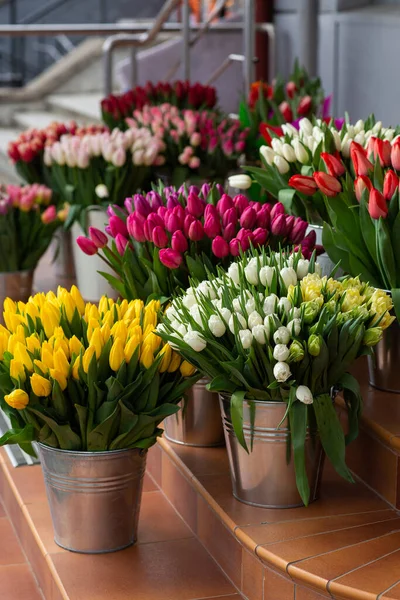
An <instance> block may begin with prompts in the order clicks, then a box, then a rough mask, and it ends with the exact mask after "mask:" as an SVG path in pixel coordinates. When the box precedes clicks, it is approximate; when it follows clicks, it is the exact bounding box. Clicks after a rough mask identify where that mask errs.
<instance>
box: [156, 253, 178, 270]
mask: <svg viewBox="0 0 400 600" xmlns="http://www.w3.org/2000/svg"><path fill="white" fill-rule="evenodd" d="M159 256H160V261H161V262H162V264H163V265H164V266H166V267H168V269H178V268H179V267H180V266H181V264H182V261H183V258H182V255H181V254H180V253H179V252H177V251H176V250H173V249H172V248H171V249H170V248H167V249H163V250H160V253H159Z"/></svg>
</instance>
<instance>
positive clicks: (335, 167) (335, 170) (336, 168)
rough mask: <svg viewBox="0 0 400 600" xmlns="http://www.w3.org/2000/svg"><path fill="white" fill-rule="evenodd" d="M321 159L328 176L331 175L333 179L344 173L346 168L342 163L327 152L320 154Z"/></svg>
mask: <svg viewBox="0 0 400 600" xmlns="http://www.w3.org/2000/svg"><path fill="white" fill-rule="evenodd" d="M321 158H322V160H323V161H324V163H325V166H326V168H327V169H328V173H329V175H332V176H333V177H340V176H341V175H343V174H344V173H345V172H346V167H345V166H344V164H343V163H342V161H341V160H340V159H339V158H337V157H336V156H334V155H333V154H329V152H321Z"/></svg>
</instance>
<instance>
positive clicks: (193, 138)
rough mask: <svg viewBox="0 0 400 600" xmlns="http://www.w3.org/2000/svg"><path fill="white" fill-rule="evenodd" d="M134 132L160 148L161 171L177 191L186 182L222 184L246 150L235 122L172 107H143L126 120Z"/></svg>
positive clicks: (210, 114)
mask: <svg viewBox="0 0 400 600" xmlns="http://www.w3.org/2000/svg"><path fill="white" fill-rule="evenodd" d="M126 122H127V124H128V125H129V127H131V128H132V129H133V130H136V131H142V130H143V129H145V130H147V131H148V132H150V133H151V135H152V136H154V137H155V138H157V139H158V140H159V141H160V143H161V144H162V146H163V148H164V150H163V153H162V156H163V157H164V169H163V170H160V171H159V172H160V174H162V173H163V171H164V174H167V175H168V176H170V175H171V174H172V177H171V179H172V184H173V185H175V186H177V187H179V185H181V184H183V182H184V181H186V180H187V179H188V178H189V179H191V180H192V181H193V178H200V179H201V180H202V181H204V180H207V179H209V180H211V179H213V180H218V179H220V180H222V181H223V180H224V179H225V178H226V176H227V174H228V173H229V171H231V170H232V169H235V168H236V167H237V163H238V159H239V157H240V156H241V155H242V154H243V152H244V150H245V147H246V137H247V133H248V132H247V130H246V129H242V128H241V126H240V123H239V121H238V120H236V119H231V118H229V117H221V115H220V114H219V113H217V112H210V111H208V110H197V111H196V110H180V109H179V108H177V107H176V106H173V105H172V104H168V103H166V104H161V105H160V106H144V107H143V109H142V110H135V111H134V112H133V116H132V117H131V118H127V119H126Z"/></svg>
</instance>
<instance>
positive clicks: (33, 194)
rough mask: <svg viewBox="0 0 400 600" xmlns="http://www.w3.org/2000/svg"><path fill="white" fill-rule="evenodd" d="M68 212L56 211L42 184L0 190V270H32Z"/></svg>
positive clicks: (50, 192)
mask: <svg viewBox="0 0 400 600" xmlns="http://www.w3.org/2000/svg"><path fill="white" fill-rule="evenodd" d="M67 214H68V213H67V210H64V209H61V210H58V208H57V206H56V205H55V204H54V202H53V200H52V191H51V190H50V189H49V188H47V187H46V186H44V185H39V184H36V183H35V184H32V185H26V186H17V185H8V186H6V187H5V188H4V189H3V190H0V272H15V271H29V270H32V269H34V268H35V267H36V265H37V263H38V262H39V260H40V258H41V257H42V256H43V254H44V253H45V252H46V250H47V248H48V247H49V245H50V242H51V240H52V237H53V234H54V232H55V231H56V230H57V228H58V227H60V226H61V224H62V223H63V222H64V221H65V219H66V218H67Z"/></svg>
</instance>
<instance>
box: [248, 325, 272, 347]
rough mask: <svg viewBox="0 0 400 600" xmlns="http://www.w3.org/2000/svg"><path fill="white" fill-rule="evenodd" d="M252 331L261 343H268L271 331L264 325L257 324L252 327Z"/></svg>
mask: <svg viewBox="0 0 400 600" xmlns="http://www.w3.org/2000/svg"><path fill="white" fill-rule="evenodd" d="M251 333H252V334H253V337H254V339H255V340H256V341H257V342H258V343H259V344H266V342H267V340H268V337H269V331H268V330H267V328H266V327H265V326H264V325H256V326H255V327H253V328H252V330H251Z"/></svg>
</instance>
